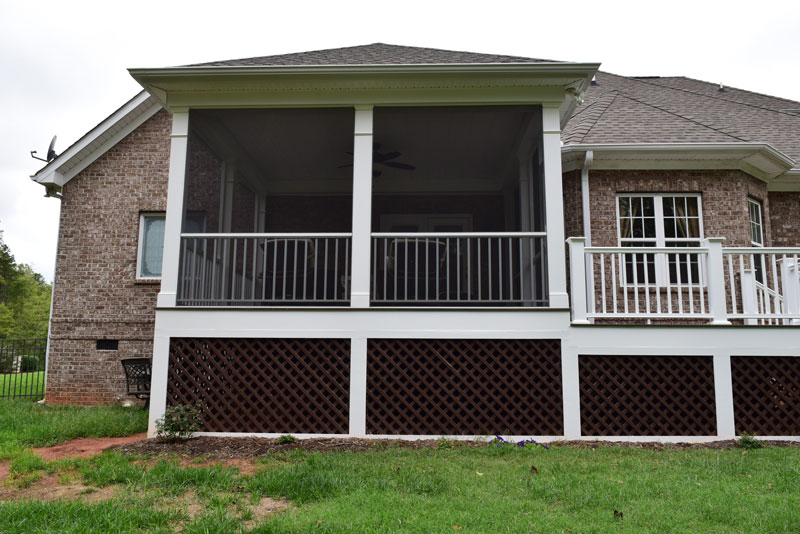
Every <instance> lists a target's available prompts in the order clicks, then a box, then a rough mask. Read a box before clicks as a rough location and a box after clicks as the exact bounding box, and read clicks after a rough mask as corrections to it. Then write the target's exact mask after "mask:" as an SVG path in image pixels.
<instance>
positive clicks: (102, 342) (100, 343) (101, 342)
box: [97, 339, 119, 350]
mask: <svg viewBox="0 0 800 534" xmlns="http://www.w3.org/2000/svg"><path fill="white" fill-rule="evenodd" d="M97 350H119V340H117V339H98V340H97Z"/></svg>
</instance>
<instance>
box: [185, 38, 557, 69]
mask: <svg viewBox="0 0 800 534" xmlns="http://www.w3.org/2000/svg"><path fill="white" fill-rule="evenodd" d="M550 62H551V61H550V60H546V59H534V58H529V57H518V56H503V55H496V54H476V53H474V52H457V51H454V50H439V49H436V48H419V47H416V46H398V45H391V44H385V43H373V44H368V45H359V46H348V47H345V48H330V49H327V50H314V51H311V52H299V53H295V54H281V55H277V56H262V57H251V58H243V59H229V60H225V61H212V62H209V63H197V64H195V65H187V66H190V67H224V66H231V67H243V66H270V65H282V66H310V65H426V64H466V63H550Z"/></svg>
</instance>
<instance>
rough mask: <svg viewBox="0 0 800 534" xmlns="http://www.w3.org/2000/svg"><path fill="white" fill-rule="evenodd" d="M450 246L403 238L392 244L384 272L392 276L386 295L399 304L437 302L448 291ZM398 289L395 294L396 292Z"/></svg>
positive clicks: (427, 239) (425, 240) (438, 242)
mask: <svg viewBox="0 0 800 534" xmlns="http://www.w3.org/2000/svg"><path fill="white" fill-rule="evenodd" d="M447 254H448V249H447V244H446V243H445V242H444V241H442V240H440V239H433V238H412V237H409V238H400V239H394V240H392V241H391V242H390V243H389V247H388V250H387V255H386V262H385V269H386V270H387V271H388V272H389V273H390V278H389V279H390V280H391V282H390V284H389V287H388V288H387V292H388V293H390V294H393V295H394V297H393V299H392V300H397V301H404V300H408V301H417V302H426V301H435V300H438V299H439V293H440V289H441V288H443V287H445V284H446V277H447V270H446V269H445V262H446V261H447ZM395 288H397V289H396V291H395Z"/></svg>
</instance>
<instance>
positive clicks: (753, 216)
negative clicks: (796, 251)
mask: <svg viewBox="0 0 800 534" xmlns="http://www.w3.org/2000/svg"><path fill="white" fill-rule="evenodd" d="M747 209H748V211H749V213H750V245H751V246H753V247H758V248H763V246H764V218H763V210H762V209H761V202H759V201H758V200H756V199H754V198H749V197H748V199H747ZM753 265H754V266H755V276H756V282H759V283H761V284H763V283H764V256H763V255H762V254H753Z"/></svg>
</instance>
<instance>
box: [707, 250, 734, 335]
mask: <svg viewBox="0 0 800 534" xmlns="http://www.w3.org/2000/svg"><path fill="white" fill-rule="evenodd" d="M723 241H725V238H724V237H709V238H708V239H706V246H707V247H708V259H707V261H706V265H707V269H708V306H709V308H710V311H711V324H731V322H730V321H729V320H728V309H727V302H726V299H725V268H724V266H723V262H722V242H723Z"/></svg>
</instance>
